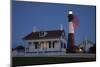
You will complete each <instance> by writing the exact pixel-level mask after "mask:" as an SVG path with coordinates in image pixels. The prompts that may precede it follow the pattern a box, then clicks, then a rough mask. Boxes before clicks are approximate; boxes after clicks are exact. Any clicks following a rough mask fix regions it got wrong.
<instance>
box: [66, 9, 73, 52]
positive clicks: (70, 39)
mask: <svg viewBox="0 0 100 67" xmlns="http://www.w3.org/2000/svg"><path fill="white" fill-rule="evenodd" d="M73 20H74V16H73V11H72V10H69V11H68V22H69V32H68V43H67V48H68V52H74V22H73Z"/></svg>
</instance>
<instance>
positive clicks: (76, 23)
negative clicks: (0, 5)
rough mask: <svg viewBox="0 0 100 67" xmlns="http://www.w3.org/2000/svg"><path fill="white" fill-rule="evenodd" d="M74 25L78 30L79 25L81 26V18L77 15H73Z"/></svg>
mask: <svg viewBox="0 0 100 67" xmlns="http://www.w3.org/2000/svg"><path fill="white" fill-rule="evenodd" d="M72 22H73V27H74V30H76V29H77V28H78V27H79V19H78V17H77V16H76V15H74V16H73V21H72Z"/></svg>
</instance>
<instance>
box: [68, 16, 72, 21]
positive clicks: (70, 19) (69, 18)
mask: <svg viewBox="0 0 100 67" xmlns="http://www.w3.org/2000/svg"><path fill="white" fill-rule="evenodd" d="M72 20H73V14H69V15H68V21H69V22H71V21H72Z"/></svg>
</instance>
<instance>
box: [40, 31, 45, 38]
mask: <svg viewBox="0 0 100 67" xmlns="http://www.w3.org/2000/svg"><path fill="white" fill-rule="evenodd" d="M46 35H47V32H44V31H40V33H39V36H40V37H44V36H46Z"/></svg>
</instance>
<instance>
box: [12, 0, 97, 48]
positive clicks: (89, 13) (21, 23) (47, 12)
mask: <svg viewBox="0 0 100 67" xmlns="http://www.w3.org/2000/svg"><path fill="white" fill-rule="evenodd" d="M68 10H73V12H74V14H75V15H77V17H78V19H79V28H78V29H77V30H76V31H75V44H76V45H77V44H78V43H80V42H82V41H83V40H85V39H88V40H90V41H92V42H94V43H95V35H96V30H95V28H96V27H95V23H96V7H95V6H86V5H85V6H84V5H72V4H70V5H69V4H55V3H52V4H51V3H38V2H20V1H13V3H12V45H13V47H16V46H17V45H23V41H22V38H23V37H24V36H25V35H27V34H29V33H31V32H32V31H33V27H34V26H36V29H37V30H38V31H39V30H56V29H60V24H62V25H63V27H64V30H65V32H66V36H68V18H67V14H68Z"/></svg>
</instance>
